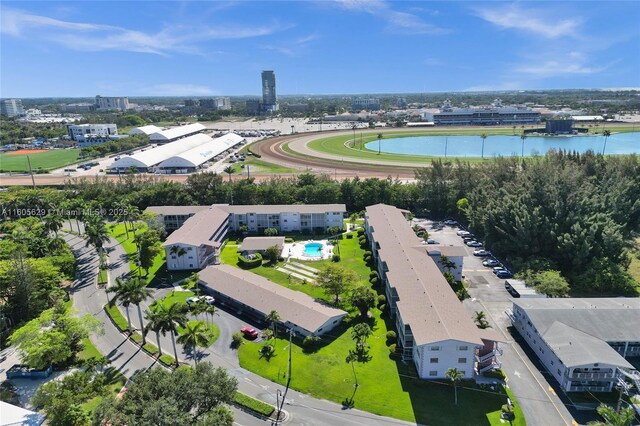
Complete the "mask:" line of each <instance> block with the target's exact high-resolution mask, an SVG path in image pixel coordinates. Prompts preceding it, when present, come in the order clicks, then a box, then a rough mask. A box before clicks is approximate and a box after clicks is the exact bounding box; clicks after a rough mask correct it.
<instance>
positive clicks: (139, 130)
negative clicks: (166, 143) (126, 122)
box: [129, 124, 162, 136]
mask: <svg viewBox="0 0 640 426" xmlns="http://www.w3.org/2000/svg"><path fill="white" fill-rule="evenodd" d="M161 131H162V129H161V128H160V127H158V126H154V125H153V124H149V125H147V126H141V127H136V128H135V129H131V130H130V131H129V134H130V135H139V134H145V135H147V136H149V135H151V134H153V133H158V132H161Z"/></svg>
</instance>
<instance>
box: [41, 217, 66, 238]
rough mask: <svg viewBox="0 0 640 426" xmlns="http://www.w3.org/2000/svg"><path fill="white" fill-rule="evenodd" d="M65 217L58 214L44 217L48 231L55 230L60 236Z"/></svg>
mask: <svg viewBox="0 0 640 426" xmlns="http://www.w3.org/2000/svg"><path fill="white" fill-rule="evenodd" d="M63 222H64V219H62V216H60V215H57V214H48V215H46V216H45V217H44V227H45V229H46V230H47V231H48V232H53V233H54V234H56V236H58V231H59V230H60V229H61V228H62V223H63Z"/></svg>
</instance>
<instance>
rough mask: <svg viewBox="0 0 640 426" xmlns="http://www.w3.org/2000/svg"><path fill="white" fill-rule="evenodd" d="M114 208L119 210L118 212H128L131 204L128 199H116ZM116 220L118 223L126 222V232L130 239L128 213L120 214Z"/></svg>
mask: <svg viewBox="0 0 640 426" xmlns="http://www.w3.org/2000/svg"><path fill="white" fill-rule="evenodd" d="M113 207H114V210H116V211H118V212H123V213H124V212H128V211H129V207H131V206H129V204H127V202H126V201H116V202H115V203H114V205H113ZM116 221H117V222H118V223H122V224H124V232H126V234H127V240H128V239H129V228H128V227H127V214H120V215H118V216H117V217H116Z"/></svg>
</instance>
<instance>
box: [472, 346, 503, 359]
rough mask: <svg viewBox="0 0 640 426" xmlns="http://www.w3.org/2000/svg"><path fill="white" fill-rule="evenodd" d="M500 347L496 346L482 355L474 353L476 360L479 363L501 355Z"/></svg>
mask: <svg viewBox="0 0 640 426" xmlns="http://www.w3.org/2000/svg"><path fill="white" fill-rule="evenodd" d="M502 353H503V352H502V348H500V347H496V348H495V349H494V350H492V351H491V352H487V353H485V354H483V355H480V354H478V355H476V361H478V362H479V363H484V362H486V361H489V360H490V359H491V358H495V357H497V356H498V355H502Z"/></svg>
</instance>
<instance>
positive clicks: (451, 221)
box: [443, 219, 458, 226]
mask: <svg viewBox="0 0 640 426" xmlns="http://www.w3.org/2000/svg"><path fill="white" fill-rule="evenodd" d="M443 223H444V224H445V225H449V226H455V225H457V224H458V222H456V221H455V220H451V219H447V220H445V221H444V222H443Z"/></svg>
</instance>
